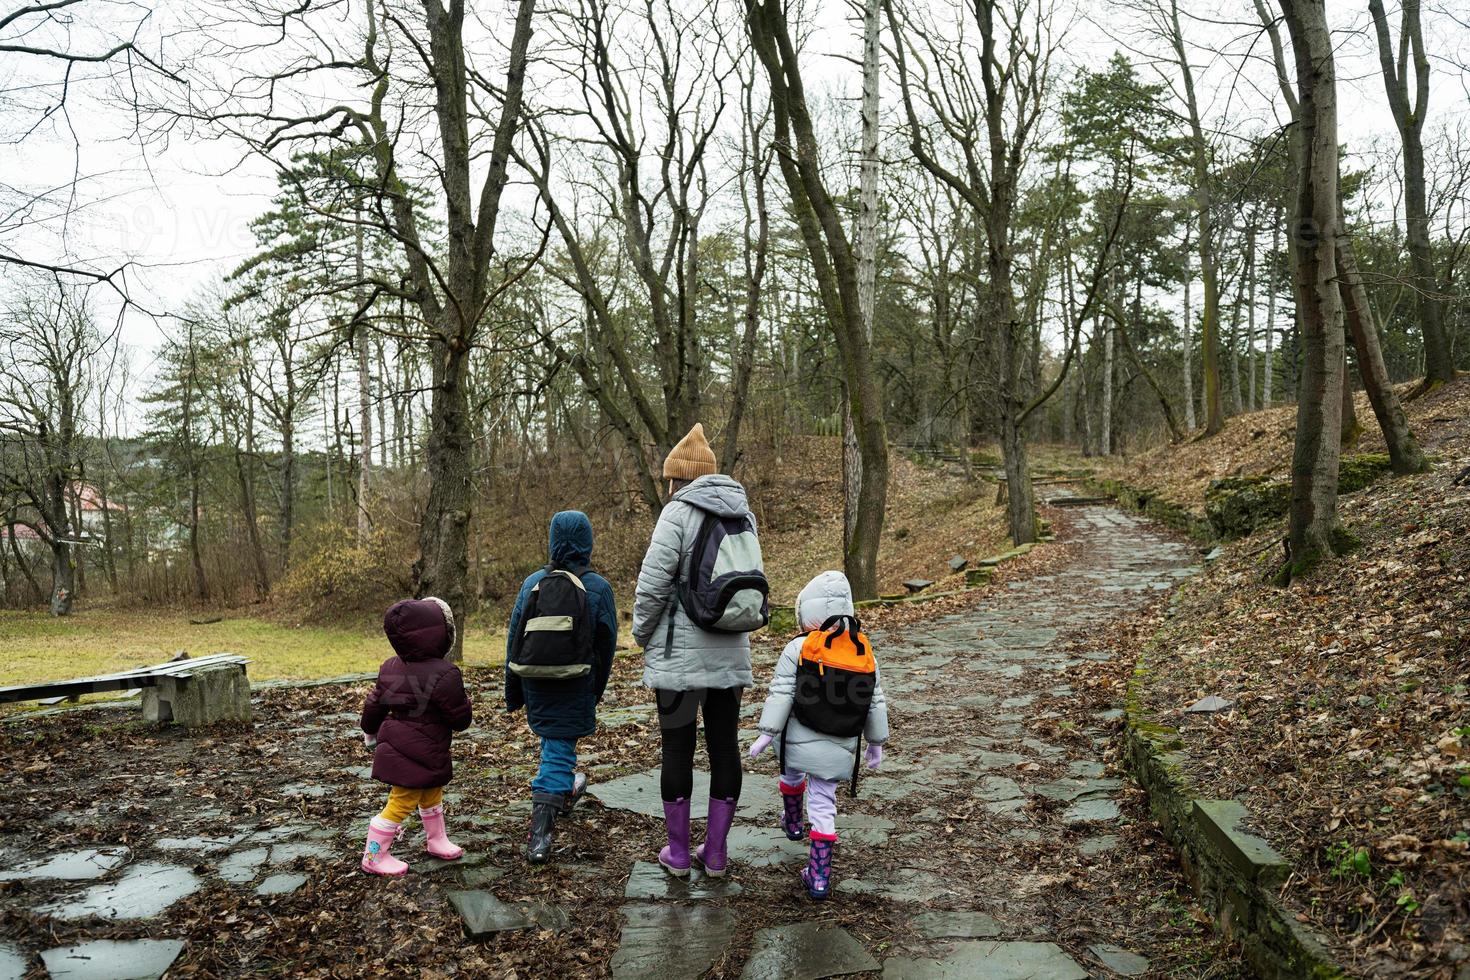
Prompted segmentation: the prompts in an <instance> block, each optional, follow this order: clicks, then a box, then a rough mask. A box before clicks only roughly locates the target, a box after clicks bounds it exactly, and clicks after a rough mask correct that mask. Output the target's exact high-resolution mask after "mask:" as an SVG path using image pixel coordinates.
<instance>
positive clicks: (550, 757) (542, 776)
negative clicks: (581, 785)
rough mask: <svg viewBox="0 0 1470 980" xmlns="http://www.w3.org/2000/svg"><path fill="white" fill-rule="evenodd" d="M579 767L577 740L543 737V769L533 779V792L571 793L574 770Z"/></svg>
mask: <svg viewBox="0 0 1470 980" xmlns="http://www.w3.org/2000/svg"><path fill="white" fill-rule="evenodd" d="M576 767H577V740H576V739H574V738H542V739H541V769H540V770H539V771H538V772H537V773H536V778H535V779H533V780H531V792H533V793H570V792H571V791H572V771H573V770H574V769H576Z"/></svg>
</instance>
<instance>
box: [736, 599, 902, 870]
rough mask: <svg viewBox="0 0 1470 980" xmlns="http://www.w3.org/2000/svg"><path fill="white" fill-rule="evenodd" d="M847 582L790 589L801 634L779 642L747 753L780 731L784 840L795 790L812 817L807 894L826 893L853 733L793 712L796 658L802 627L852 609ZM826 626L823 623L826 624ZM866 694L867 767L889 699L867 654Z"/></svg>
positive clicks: (795, 822) (791, 826)
mask: <svg viewBox="0 0 1470 980" xmlns="http://www.w3.org/2000/svg"><path fill="white" fill-rule="evenodd" d="M854 612H855V610H854V607H853V602H852V586H851V585H850V584H849V583H848V581H847V576H846V575H843V574H842V573H841V572H823V573H822V574H820V575H818V576H817V577H816V578H814V579H812V580H811V581H810V582H808V583H807V585H806V588H804V589H802V590H801V594H800V595H798V596H797V597H796V619H797V622H798V623H800V625H801V629H802V635H800V636H798V637H796V638H795V639H793V640H792V641H791V642H790V643H788V644H786V649H785V650H782V651H781V658H780V659H779V660H777V661H776V673H775V676H774V677H772V678H771V690H770V693H769V694H767V695H766V704H765V708H764V709H763V710H762V711H761V720H760V725H759V727H760V731H761V735H760V738H758V739H756V741H755V744H753V745H752V746H751V747H750V755H751V757H752V758H754V757H756V756H758V755H760V754H761V753H762V752H764V751H765V750H766V748H767V747H768V746H769V745H770V744H771V742H772V740H773V739H780V742H779V743H778V745H779V746H780V749H779V751H780V758H781V761H782V765H783V767H784V768H783V769H782V772H781V803H782V811H783V812H782V815H781V828H782V829H783V830H785V831H786V836H787V837H789V838H790V839H791V840H801V839H802V837H804V836H805V834H804V832H803V827H802V822H801V803H802V797H803V796H805V798H806V811H807V817H808V818H809V819H810V821H811V853H810V855H809V857H808V860H807V866H806V868H805V869H803V870H802V873H801V880H802V882H803V883H804V884H805V885H806V888H807V893H808V894H809V895H811V897H812V898H816V899H823V898H826V897H827V894H828V891H829V889H830V888H831V879H832V851H833V849H834V847H835V846H836V844H837V786H838V784H839V783H841V782H842V781H843V780H845V779H847V778H848V777H849V776H851V775H852V774H853V772H854V771H855V765H856V762H857V751H858V743H859V741H860V736H857V735H853V736H851V737H850V738H843V737H841V736H837V735H827V734H824V733H822V732H817V731H813V730H812V729H810V728H808V727H807V726H806V725H803V724H802V723H801V722H800V721H799V720H797V718H796V716H795V714H794V713H793V711H792V709H793V707H794V705H795V702H796V685H797V666H798V661H799V660H800V658H801V650H802V646H803V645H804V643H805V642H806V634H807V633H811V632H813V631H816V630H820V629H822V628H823V624H825V623H827V622H828V621H829V620H831V619H833V618H834V617H838V616H848V617H850V616H852V615H853V613H854ZM829 628H830V627H829ZM874 671H875V672H874V676H873V695H872V701H871V703H870V704H869V706H868V714H867V718H866V719H865V720H864V722H863V735H862V737H866V738H867V740H868V751H867V753H866V755H865V760H866V762H867V765H868V768H869V769H877V768H878V765H879V763H880V762H882V761H883V743H884V742H887V741H888V701H887V699H886V698H884V696H883V679H882V672H881V670H879V669H878V668H877V663H876V660H875V661H874Z"/></svg>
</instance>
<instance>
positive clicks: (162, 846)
mask: <svg viewBox="0 0 1470 980" xmlns="http://www.w3.org/2000/svg"><path fill="white" fill-rule="evenodd" d="M244 839H245V835H244V834H235V835H224V834H220V835H200V836H198V837H160V838H158V840H156V841H154V842H153V846H154V847H156V848H158V849H159V850H161V851H184V852H187V853H192V854H215V853H217V852H219V851H227V850H229V849H230V848H232V847H234V846H235V845H236V844H238V843H240V842H241V841H242V840H244Z"/></svg>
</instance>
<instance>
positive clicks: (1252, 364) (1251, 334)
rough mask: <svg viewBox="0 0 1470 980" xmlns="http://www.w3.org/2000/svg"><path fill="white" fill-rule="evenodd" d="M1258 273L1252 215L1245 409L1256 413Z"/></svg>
mask: <svg viewBox="0 0 1470 980" xmlns="http://www.w3.org/2000/svg"><path fill="white" fill-rule="evenodd" d="M1256 271H1257V263H1256V224H1255V221H1254V213H1252V221H1251V224H1250V227H1248V228H1247V229H1246V238H1245V272H1246V275H1247V276H1249V277H1250V278H1249V279H1248V280H1247V281H1248V283H1249V286H1248V288H1247V290H1246V301H1245V323H1246V327H1245V376H1246V379H1247V387H1246V393H1245V408H1246V411H1248V412H1254V411H1255V410H1256V409H1257V408H1259V407H1260V403H1259V402H1258V401H1256V278H1257V277H1256Z"/></svg>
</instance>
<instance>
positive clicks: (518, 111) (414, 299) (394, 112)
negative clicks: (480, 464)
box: [184, 0, 535, 657]
mask: <svg viewBox="0 0 1470 980" xmlns="http://www.w3.org/2000/svg"><path fill="white" fill-rule="evenodd" d="M218 9H219V14H220V23H219V25H217V26H216V28H215V29H214V34H215V35H216V36H215V37H214V40H213V43H214V44H215V45H216V46H217V49H216V50H212V51H210V52H207V53H208V54H210V55H211V56H212V57H213V59H214V60H215V61H218V62H220V63H221V64H222V65H223V67H224V68H225V69H235V68H239V69H241V70H243V74H244V76H245V77H248V78H249V79H251V84H248V85H241V84H239V83H238V82H237V81H236V80H235V79H234V78H226V79H224V80H222V81H217V82H211V83H208V84H206V82H205V80H204V79H203V78H201V79H200V80H199V84H198V85H196V86H195V88H194V90H193V92H192V95H191V101H190V102H189V104H188V106H187V108H186V109H185V110H184V114H185V115H187V116H189V117H191V118H194V119H197V120H200V121H201V122H203V123H205V124H207V125H209V126H211V127H213V128H215V129H216V130H222V131H225V132H227V133H229V134H230V135H232V136H233V137H235V138H237V139H239V140H240V141H241V142H242V143H243V144H244V145H246V146H248V147H249V148H251V149H252V150H253V151H255V152H257V153H259V154H261V155H262V156H264V157H266V158H267V159H269V160H270V161H272V162H273V163H274V164H275V165H276V166H278V167H280V168H281V169H285V168H286V167H287V166H288V165H289V155H290V154H292V153H293V152H300V151H302V150H303V149H310V150H318V151H319V150H321V149H323V148H326V149H328V150H331V149H343V148H352V149H355V150H357V151H360V152H362V153H363V154H364V155H365V158H366V160H367V165H366V167H365V170H366V172H365V173H364V174H363V175H362V177H361V180H362V181H363V186H361V187H359V188H355V189H354V190H355V191H357V192H358V193H359V195H360V199H361V200H363V201H364V202H365V203H364V207H363V212H362V215H363V217H362V220H364V221H370V222H371V223H372V225H373V227H374V228H376V229H379V230H381V232H382V233H383V234H385V235H387V236H388V237H389V238H391V240H392V241H394V242H396V243H397V245H398V247H399V248H400V249H401V252H402V258H403V263H404V265H405V266H406V276H405V278H404V279H403V280H397V279H396V278H395V280H394V281H388V282H376V283H373V284H372V288H371V289H370V290H369V291H368V292H367V294H366V295H365V296H364V302H372V301H375V300H376V298H377V297H378V296H382V295H387V296H393V297H401V298H402V299H404V300H405V301H406V302H407V303H408V304H411V306H412V308H413V310H414V312H415V320H416V323H415V325H414V326H415V329H414V330H413V332H412V334H411V336H410V337H408V338H407V339H410V340H411V342H413V343H414V344H415V345H417V346H419V347H421V348H422V350H423V351H424V353H425V354H426V359H427V361H428V364H429V366H430V378H429V385H428V387H429V419H428V439H427V443H426V446H425V452H424V470H425V474H426V476H427V480H428V488H427V492H426V494H425V497H424V502H423V506H422V511H421V517H420V522H419V558H418V560H417V561H416V562H415V563H414V574H415V581H416V588H417V590H418V592H419V594H421V595H426V594H437V595H439V596H440V597H441V598H443V599H445V600H446V601H447V602H448V603H449V605H450V607H451V608H452V609H453V610H454V612H455V614H456V615H457V616H460V617H463V616H464V615H465V613H466V611H467V606H468V591H467V581H468V562H469V557H468V555H469V527H470V519H471V511H472V493H471V483H472V478H473V470H474V442H473V431H472V418H471V415H472V413H471V405H470V402H469V382H470V379H469V371H470V364H471V361H472V358H473V355H474V352H475V351H476V349H477V348H479V347H480V346H481V345H482V343H483V336H482V335H483V332H484V329H485V324H486V322H487V317H488V312H489V310H490V308H491V306H492V305H493V304H494V302H495V301H496V299H497V298H498V297H499V296H500V295H501V294H502V293H503V292H504V291H505V290H506V289H508V288H509V287H510V286H511V285H513V284H514V283H515V282H516V281H517V280H518V279H519V278H520V277H521V276H522V275H524V273H525V271H526V269H527V267H528V266H529V264H530V263H531V262H532V261H534V258H535V256H530V257H526V256H515V255H503V254H502V253H501V251H500V249H499V247H498V244H499V243H498V240H497V229H498V227H499V219H500V216H501V199H502V196H503V194H504V191H505V187H506V184H507V182H508V180H509V173H510V169H509V168H510V162H511V149H512V142H513V139H514V137H515V134H516V131H517V129H518V126H519V124H520V121H521V116H522V96H523V92H524V89H525V79H526V65H527V59H528V49H529V45H530V39H531V27H532V16H533V13H534V11H535V0H518V2H517V3H516V5H515V16H514V18H513V20H512V22H511V25H510V28H509V30H508V32H506V33H508V35H509V40H508V43H507V45H506V58H505V61H504V74H503V76H501V77H499V78H496V77H495V72H494V71H492V70H490V69H488V68H482V67H481V65H480V64H478V63H477V58H476V54H477V52H476V51H475V50H474V49H473V46H472V45H470V44H468V43H467V41H466V19H467V13H468V10H467V4H466V3H465V2H464V0H448V3H447V4H446V3H444V2H441V0H422V2H421V4H419V5H418V7H417V9H416V10H415V9H414V8H412V7H409V6H397V5H394V4H390V3H387V2H385V0H376V2H369V3H368V4H367V5H366V6H365V7H364V8H363V10H364V14H365V18H366V20H365V23H364V24H362V33H359V34H355V35H354V34H353V32H351V31H345V32H344V31H343V30H342V25H341V24H340V23H332V24H331V25H330V28H329V29H326V28H327V25H324V24H323V23H321V22H319V18H321V17H323V16H328V14H329V12H328V11H324V10H318V9H317V8H316V7H314V6H313V5H310V4H308V5H298V4H294V3H289V2H284V0H246V2H243V3H239V4H223V5H221V6H220V7H219V8H218ZM253 29H263V30H265V31H266V33H267V36H269V37H271V38H272V39H273V43H270V44H266V45H260V46H248V47H241V46H239V45H238V44H234V43H232V42H231V40H230V36H233V35H234V34H235V33H236V32H238V31H248V30H253ZM474 29H475V25H471V30H474ZM225 35H229V36H225ZM502 36H503V35H502ZM354 44H356V45H360V46H359V47H357V48H356V50H355V51H354V50H352V47H351V46H352V45H354ZM220 52H232V53H233V56H232V58H222V57H220ZM241 60H243V61H244V62H246V63H245V64H243V65H242V64H240V61H241ZM390 64H391V68H392V70H391V71H390ZM236 74H238V73H236ZM322 86H326V87H329V89H330V90H333V91H338V90H345V91H347V92H351V91H354V90H356V91H361V92H364V93H366V94H365V96H363V98H365V99H366V102H353V101H352V98H351V96H350V95H349V96H348V97H346V98H344V99H343V100H342V101H340V102H334V103H331V104H328V105H327V106H326V107H325V108H323V107H322V106H321V100H320V97H319V92H320V91H321V87H322ZM426 94H427V95H428V96H430V99H429V101H430V105H429V106H428V108H427V110H423V107H422V101H421V100H422V99H423V98H424V96H425V95H426ZM421 110H423V111H421ZM420 121H422V122H423V124H424V125H423V126H420V125H419V123H420ZM283 157H284V158H286V159H283ZM416 164H417V165H418V166H419V167H420V168H421V171H422V173H423V174H424V175H425V179H428V180H433V181H435V182H436V184H437V187H438V191H439V193H440V194H441V195H442V204H443V208H444V215H445V220H444V225H443V229H442V239H443V240H442V245H440V244H438V243H436V242H435V241H433V240H431V237H430V232H431V231H434V229H432V228H430V227H428V223H427V222H426V219H425V218H424V216H423V215H422V214H421V212H420V210H419V208H418V207H417V206H416V200H415V189H414V186H413V184H414V180H415V170H414V167H415V165H416ZM330 217H333V218H334V219H335V220H339V221H352V220H355V219H354V218H353V217H352V216H351V214H348V215H330ZM436 234H437V233H436ZM405 333H406V334H407V333H408V332H407V331H405ZM463 635H464V631H463V630H461V631H459V632H458V633H457V634H456V637H457V644H456V650H455V651H454V652H453V655H454V656H456V657H457V656H458V655H459V652H460V650H459V645H458V638H462V637H463Z"/></svg>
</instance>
